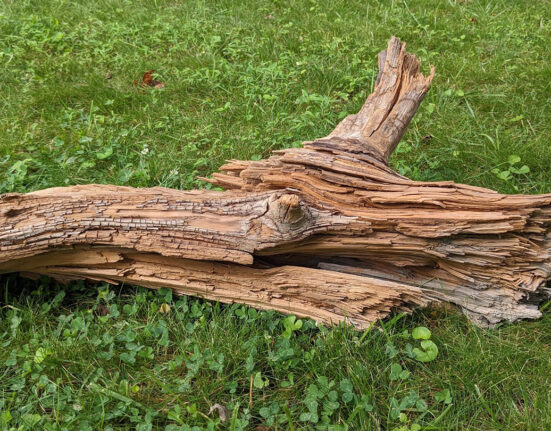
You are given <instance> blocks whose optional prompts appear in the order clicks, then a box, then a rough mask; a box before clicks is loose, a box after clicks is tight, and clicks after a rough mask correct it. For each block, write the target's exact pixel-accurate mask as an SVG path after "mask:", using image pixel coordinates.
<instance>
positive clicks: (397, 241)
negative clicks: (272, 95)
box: [0, 37, 551, 328]
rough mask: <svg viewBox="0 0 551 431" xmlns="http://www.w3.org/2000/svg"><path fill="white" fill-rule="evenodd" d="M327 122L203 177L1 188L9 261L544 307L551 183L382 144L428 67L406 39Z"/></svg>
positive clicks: (372, 309)
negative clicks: (444, 167)
mask: <svg viewBox="0 0 551 431" xmlns="http://www.w3.org/2000/svg"><path fill="white" fill-rule="evenodd" d="M379 69H380V70H379V76H378V78H377V82H376V85H375V89H374V92H373V94H371V95H370V96H369V98H368V99H367V101H366V102H365V104H364V106H363V107H362V109H361V110H360V112H358V113H357V114H355V115H350V116H348V117H346V118H345V119H344V120H343V121H342V122H341V123H340V124H339V125H338V126H337V127H336V128H335V130H334V131H333V132H332V133H331V134H330V135H329V136H327V137H325V138H322V139H316V140H314V141H308V142H305V143H304V145H303V148H300V149H287V150H281V151H276V152H275V153H274V155H273V156H272V157H270V158H268V159H265V160H260V161H236V160H234V161H231V162H229V163H227V164H226V165H224V166H222V168H221V172H220V173H217V174H214V178H213V179H208V180H207V181H210V182H211V183H213V184H216V185H218V186H221V187H223V188H225V189H226V191H225V192H218V191H206V190H196V191H179V190H171V189H164V188H149V189H134V188H130V187H117V186H109V185H93V184H92V185H83V186H73V187H63V188H52V189H46V190H42V191H38V192H33V193H28V194H5V195H2V196H1V197H0V272H4V273H5V272H21V273H24V274H29V273H32V274H45V275H49V276H52V277H55V278H57V279H61V280H70V279H79V278H82V279H90V280H103V281H107V282H112V283H116V282H126V283H131V284H137V285H142V286H146V287H151V288H159V287H169V288H172V289H173V290H174V291H175V292H176V293H179V294H189V295H195V296H202V297H205V298H208V299H214V300H218V301H221V302H227V303H231V302H240V303H246V304H249V305H252V306H254V307H257V308H262V309H275V310H279V311H282V312H285V313H293V314H296V315H299V316H306V317H311V318H313V319H315V320H318V321H321V322H324V323H334V322H338V321H342V320H346V321H348V322H350V323H352V324H354V325H355V326H357V327H358V328H365V327H367V326H368V325H369V324H370V323H371V322H373V321H375V320H377V319H380V318H383V317H385V316H387V315H388V314H389V313H390V312H392V311H404V310H405V311H409V310H411V309H413V308H414V307H420V306H426V305H427V304H429V303H431V302H450V303H453V304H456V305H458V306H459V307H461V308H462V309H463V310H464V311H465V313H466V314H467V315H468V317H469V318H470V319H471V320H473V321H474V322H475V323H477V324H479V325H482V326H489V325H495V324H496V323H498V322H501V321H504V320H505V321H515V320H518V319H523V318H536V317H538V316H539V315H540V312H539V311H538V308H537V304H538V303H539V302H540V301H541V300H542V298H544V297H545V296H547V295H548V293H549V290H548V289H547V287H546V283H547V281H548V280H549V279H550V278H551V262H550V252H551V233H550V226H551V195H550V194H546V195H537V196H535V195H534V196H526V195H502V194H499V193H496V192H494V191H492V190H487V189H483V188H480V187H473V186H468V185H462V184H455V183H453V182H451V181H446V182H418V181H412V180H409V179H407V178H405V177H402V176H400V175H398V174H397V173H396V172H393V171H392V170H391V169H390V168H389V167H388V165H387V161H388V158H389V156H390V154H391V153H392V151H393V150H394V148H395V147H396V145H397V144H398V142H399V141H400V138H401V136H402V135H403V133H404V132H405V130H406V127H407V125H408V124H409V122H410V120H411V118H412V117H413V115H414V114H415V111H416V109H417V107H418V106H419V104H420V103H421V101H422V100H423V98H424V96H425V94H426V92H427V91H428V90H429V87H430V83H431V80H432V77H433V74H434V70H433V69H431V73H430V75H429V76H424V75H423V74H422V73H421V72H420V69H419V62H418V60H417V59H416V57H415V56H414V55H412V54H409V53H407V52H406V50H405V44H404V43H402V42H400V41H399V40H398V39H396V38H394V37H393V38H391V40H390V42H389V44H388V48H387V50H386V51H383V52H382V53H381V54H379Z"/></svg>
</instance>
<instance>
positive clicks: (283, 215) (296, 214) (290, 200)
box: [269, 194, 309, 226]
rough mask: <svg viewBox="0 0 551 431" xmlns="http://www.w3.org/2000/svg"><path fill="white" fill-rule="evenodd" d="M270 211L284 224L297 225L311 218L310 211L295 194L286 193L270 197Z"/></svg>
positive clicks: (274, 217) (272, 215) (275, 218)
mask: <svg viewBox="0 0 551 431" xmlns="http://www.w3.org/2000/svg"><path fill="white" fill-rule="evenodd" d="M269 213H270V215H271V218H272V219H273V220H274V221H276V222H278V223H282V224H287V225H292V226H297V225H299V224H302V223H303V222H304V221H306V220H308V219H309V211H308V209H307V207H306V206H305V205H303V204H302V203H301V202H300V198H299V197H298V196H297V195H294V194H284V195H281V196H279V197H277V196H274V197H272V199H270V203H269Z"/></svg>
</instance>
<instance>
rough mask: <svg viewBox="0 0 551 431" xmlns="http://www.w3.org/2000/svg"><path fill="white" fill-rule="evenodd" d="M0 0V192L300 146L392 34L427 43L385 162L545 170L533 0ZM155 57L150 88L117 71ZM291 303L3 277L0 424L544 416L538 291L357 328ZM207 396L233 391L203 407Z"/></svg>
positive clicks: (368, 83)
mask: <svg viewBox="0 0 551 431" xmlns="http://www.w3.org/2000/svg"><path fill="white" fill-rule="evenodd" d="M1 5H2V7H1V8H0V63H1V67H0V90H1V92H0V94H1V98H0V192H2V193H4V192H26V191H31V190H36V189H40V188H45V187H51V186H63V185H70V184H81V183H91V182H95V183H113V184H126V185H132V186H156V185H161V186H166V187H173V188H182V189H188V188H198V187H207V185H206V184H205V183H202V182H200V181H198V180H196V177H197V176H201V175H203V176H205V175H206V176H208V175H210V174H211V173H212V172H213V171H215V170H216V169H217V168H218V167H219V166H220V165H221V164H222V163H223V161H224V160H226V159H229V158H243V159H251V158H253V159H254V158H261V157H265V156H268V155H269V154H270V151H271V150H274V149H278V148H284V147H292V146H298V145H300V143H301V142H302V141H303V140H308V139H311V138H315V137H321V136H325V135H327V134H328V132H329V131H330V130H332V128H333V127H334V126H335V125H336V124H337V122H338V121H339V120H340V119H341V118H342V117H344V116H345V115H347V114H350V113H354V112H356V111H357V110H358V109H359V107H360V106H361V105H362V103H363V101H364V100H365V98H366V97H367V95H368V93H369V92H370V91H371V89H372V86H373V82H374V79H375V77H376V73H377V71H376V67H377V62H376V54H377V52H378V51H380V50H382V49H384V47H385V46H386V43H387V40H388V39H389V37H390V35H396V36H399V37H400V38H401V39H402V40H404V41H406V42H407V43H408V50H409V51H410V52H413V53H416V54H417V55H418V56H419V57H420V58H421V59H422V61H423V64H424V68H425V70H428V65H429V64H434V65H435V66H436V77H435V79H434V81H433V86H432V89H431V91H430V92H429V94H428V95H427V97H426V99H425V101H424V102H423V104H422V105H421V107H420V109H419V112H418V114H417V115H416V117H415V118H414V120H413V121H412V123H411V125H410V127H409V130H408V132H407V134H406V135H405V136H404V138H403V141H402V142H401V144H400V145H399V147H398V149H397V151H396V153H395V155H394V156H393V158H392V162H391V163H392V165H393V167H394V168H395V169H397V170H398V171H399V172H401V173H402V174H404V175H407V176H409V177H410V178H412V179H417V180H444V179H450V180H455V181H460V182H465V183H468V184H473V185H478V186H484V187H491V188H494V189H497V190H499V191H501V192H507V193H542V192H549V191H551V169H550V167H551V146H550V145H549V143H550V142H551V121H550V119H551V61H550V60H551V50H550V49H549V46H550V45H551V2H548V1H543V2H533V1H528V0H525V1H523V0H516V1H513V0H511V1H503V0H502V1H475V0H472V1H469V0H462V1H459V0H458V1H454V0H441V1H438V0H431V1H427V0H411V1H409V0H402V1H382V2H380V3H379V2H375V1H369V2H367V1H359V0H334V1H321V0H308V1H298V0H297V1H284V0H271V1H268V0H258V1H253V0H233V1H232V0H220V1H214V0H211V1H194V0H190V1H163V0H149V1H130V0H87V1H84V0H81V1H67V0H17V1H15V0H1ZM150 69H154V70H155V71H156V73H157V75H158V79H159V80H161V81H163V82H164V83H165V87H164V88H163V89H150V88H147V89H144V88H141V87H140V86H133V85H132V82H133V81H134V80H138V81H139V80H140V79H141V76H142V75H143V73H144V72H145V71H146V70H150ZM547 304H549V303H547ZM545 307H546V305H544V306H543V307H542V308H545ZM301 322H302V326H301V325H300V324H297V322H295V321H293V320H292V318H286V317H285V316H283V315H280V314H277V313H273V312H257V311H255V310H253V309H250V308H247V307H243V306H239V305H233V306H225V305H221V304H218V303H212V302H208V301H203V300H199V299H193V298H187V297H183V298H172V296H171V294H170V291H166V290H162V291H158V292H153V291H148V290H145V289H141V288H133V287H130V286H122V287H120V286H119V287H117V286H115V287H113V286H111V287H108V286H103V285H87V284H82V283H81V284H78V283H74V284H72V285H70V286H59V285H58V284H56V283H55V282H53V281H51V280H48V279H44V280H40V281H29V280H26V279H22V278H17V277H15V276H3V278H1V279H0V429H13V430H30V429H37V430H106V431H107V430H134V429H136V430H142V431H143V430H151V429H161V430H172V431H176V430H194V431H199V430H204V429H206V430H217V429H218V430H224V429H230V430H244V429H247V430H248V429H250V430H257V431H266V430H287V429H288V430H303V429H304V430H307V429H310V430H318V429H319V430H334V431H336V430H401V431H406V430H407V431H416V430H419V429H426V430H544V429H551V392H550V390H549V388H550V384H551V313H550V312H547V311H545V312H544V316H543V318H541V319H540V320H538V321H534V322H521V323H517V324H512V325H505V326H502V327H500V328H496V329H494V330H481V329H478V328H476V327H474V326H473V325H471V324H470V323H468V321H467V320H466V319H465V317H463V316H462V315H461V314H460V313H458V311H456V310H455V309H453V308H451V307H450V308H439V309H429V310H425V311H423V312H417V313H415V314H414V315H411V316H409V315H408V316H403V315H397V316H395V317H394V318H393V319H391V320H389V321H386V322H382V323H380V324H378V325H376V326H375V327H374V328H373V329H372V330H370V331H366V332H364V333H358V332H355V331H354V330H352V329H351V328H348V327H345V326H340V327H336V328H331V329H327V328H324V327H318V326H316V325H315V324H314V323H313V322H312V321H306V320H305V321H301ZM419 326H422V327H427V328H429V329H430V331H431V332H432V335H431V340H432V341H433V342H434V343H435V344H436V346H437V347H438V350H439V353H438V356H437V357H436V359H435V360H433V361H431V362H424V363H423V362H419V361H417V360H415V358H414V356H415V355H413V354H412V349H413V348H415V347H417V346H418V345H419V340H416V339H413V338H412V337H411V334H412V330H413V329H414V328H417V327H419ZM214 404H219V405H221V406H224V408H225V409H227V411H225V410H224V409H221V413H222V414H220V412H219V411H218V410H215V411H213V412H212V413H210V414H209V409H210V407H212V406H213V405H214ZM223 416H227V420H226V421H225V422H224V421H223V419H224V418H223Z"/></svg>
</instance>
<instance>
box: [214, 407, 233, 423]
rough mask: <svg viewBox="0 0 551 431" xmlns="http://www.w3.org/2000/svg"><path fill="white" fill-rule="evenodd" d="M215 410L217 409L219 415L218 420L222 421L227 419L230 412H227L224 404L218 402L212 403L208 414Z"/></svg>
mask: <svg viewBox="0 0 551 431" xmlns="http://www.w3.org/2000/svg"><path fill="white" fill-rule="evenodd" d="M215 410H217V411H218V416H220V422H222V423H224V422H226V421H227V420H228V418H229V416H230V413H229V412H228V409H227V408H226V406H223V405H222V404H218V403H216V404H214V405H213V406H212V407H211V408H210V410H209V415H210V414H211V413H212V412H213V411H215Z"/></svg>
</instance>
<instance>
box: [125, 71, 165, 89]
mask: <svg viewBox="0 0 551 431" xmlns="http://www.w3.org/2000/svg"><path fill="white" fill-rule="evenodd" d="M154 74H155V71H154V70H148V71H147V72H145V73H144V74H143V77H142V81H141V82H140V83H139V85H140V87H152V88H164V86H165V83H164V82H162V81H157V80H156V79H154V77H155V75H154ZM132 85H133V86H136V85H138V81H136V80H134V81H133V82H132Z"/></svg>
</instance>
